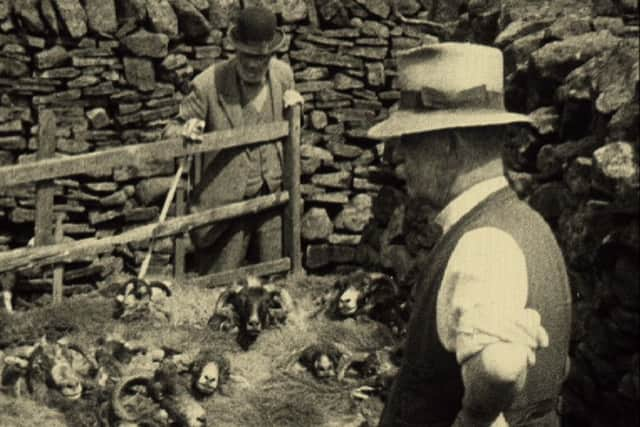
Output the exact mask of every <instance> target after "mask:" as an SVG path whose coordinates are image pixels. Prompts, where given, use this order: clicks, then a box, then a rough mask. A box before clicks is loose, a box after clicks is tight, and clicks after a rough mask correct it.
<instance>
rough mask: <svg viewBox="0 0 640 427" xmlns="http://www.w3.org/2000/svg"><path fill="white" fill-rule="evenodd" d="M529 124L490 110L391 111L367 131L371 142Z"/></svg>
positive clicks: (519, 116) (518, 116) (525, 119)
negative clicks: (450, 130) (403, 136)
mask: <svg viewBox="0 0 640 427" xmlns="http://www.w3.org/2000/svg"><path fill="white" fill-rule="evenodd" d="M510 123H531V119H530V118H529V116H525V115H524V114H517V113H509V112H507V111H504V110H492V109H452V110H438V111H426V112H425V111H415V110H402V111H394V112H392V113H391V114H390V116H389V118H388V119H386V120H384V121H382V122H380V123H378V124H376V125H375V126H373V127H371V128H370V129H369V131H368V132H367V136H368V137H369V138H371V139H387V138H397V137H399V136H402V135H406V134H411V133H421V132H430V131H436V130H442V129H452V128H462V127H476V126H491V125H506V124H510Z"/></svg>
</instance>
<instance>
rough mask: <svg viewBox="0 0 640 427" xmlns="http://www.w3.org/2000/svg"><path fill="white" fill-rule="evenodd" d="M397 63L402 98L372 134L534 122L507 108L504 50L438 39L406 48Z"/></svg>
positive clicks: (380, 136)
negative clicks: (439, 40) (432, 42)
mask: <svg viewBox="0 0 640 427" xmlns="http://www.w3.org/2000/svg"><path fill="white" fill-rule="evenodd" d="M397 61H398V84H399V86H400V101H399V103H398V104H396V107H397V108H396V109H395V111H393V112H392V113H391V114H390V115H389V118H388V119H386V120H384V121H383V122H381V123H378V124H377V125H375V126H373V127H372V128H371V129H369V132H368V135H369V137H370V138H374V139H385V138H392V137H399V136H401V135H404V134H410V133H420V132H428V131H435V130H441V129H448V128H459V127H476V126H489V125H502V124H508V123H518V122H525V123H526V122H530V121H531V119H530V118H529V117H528V116H525V115H523V114H516V113H510V112H508V111H506V109H505V107H504V89H503V79H504V76H503V60H502V52H500V50H499V49H496V48H493V47H489V46H482V45H477V44H472V43H454V42H451V43H438V44H433V45H427V46H420V47H416V48H414V49H409V50H406V51H404V52H402V53H401V54H400V55H399V56H398V58H397ZM392 108H393V107H392Z"/></svg>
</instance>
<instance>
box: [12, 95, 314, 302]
mask: <svg viewBox="0 0 640 427" xmlns="http://www.w3.org/2000/svg"><path fill="white" fill-rule="evenodd" d="M300 116H301V107H300V106H293V107H291V108H289V109H288V110H287V120H286V121H278V122H273V123H268V124H261V125H258V126H248V127H244V128H238V129H230V130H224V131H216V132H211V133H207V134H205V135H204V138H203V141H202V143H201V144H184V141H183V140H182V139H181V138H172V139H164V140H160V141H157V142H154V143H148V144H136V145H128V146H125V147H117V148H111V149H107V150H104V151H97V152H92V153H87V154H80V155H75V156H68V157H55V158H54V157H53V156H54V154H55V146H56V138H55V133H56V124H55V116H54V114H53V112H52V111H49V110H44V111H42V112H41V113H40V114H39V130H38V132H39V133H38V153H37V159H36V161H34V162H31V163H25V164H17V165H11V166H4V167H0V188H3V187H9V186H12V185H17V184H24V183H29V182H35V183H36V208H35V209H36V215H35V230H34V237H35V239H34V243H35V245H34V247H25V248H18V249H13V250H10V251H5V252H2V253H0V273H2V272H5V271H14V270H18V269H22V268H30V267H40V266H51V267H52V268H53V269H54V275H53V276H54V282H53V300H54V303H57V302H60V301H61V299H62V286H63V285H62V277H63V273H64V264H65V263H67V262H71V261H74V260H77V259H79V258H86V257H87V256H93V255H98V254H101V253H106V252H110V251H111V250H113V248H114V247H115V246H116V245H121V244H126V243H129V242H133V241H141V240H146V239H151V240H152V241H153V239H156V238H162V237H172V238H173V239H174V257H173V260H174V269H173V271H174V276H175V277H176V278H178V279H182V278H183V275H184V266H185V252H186V251H185V241H184V239H185V238H187V237H186V236H187V235H186V233H187V232H188V231H189V230H191V229H193V228H196V227H198V226H202V225H206V224H209V223H214V222H219V221H223V220H226V219H230V218H236V217H239V216H242V215H248V214H255V213H257V212H260V211H263V210H265V209H270V208H273V207H276V206H281V207H284V218H283V239H284V242H283V243H284V252H285V253H284V255H285V256H284V258H281V259H278V260H274V261H269V262H264V263H260V264H254V265H248V266H246V267H242V268H240V269H237V270H232V271H225V272H221V273H215V274H211V275H207V276H201V277H198V278H194V279H190V280H188V283H189V284H192V285H196V286H204V287H213V286H217V285H220V284H222V283H228V282H230V281H232V280H234V279H235V278H238V277H241V276H243V275H246V274H249V273H252V274H257V275H267V274H273V273H280V272H286V271H289V272H290V273H291V274H293V275H300V274H303V272H304V271H303V269H302V253H301V243H300V219H301V213H302V212H301V210H302V198H301V194H300ZM285 136H286V137H287V139H286V142H285V143H284V144H283V154H284V167H283V174H284V177H283V187H284V190H283V191H281V192H278V193H274V194H269V195H265V196H259V197H256V198H253V199H250V200H244V201H241V202H237V203H231V204H228V205H225V206H222V207H217V208H213V209H208V210H205V211H202V212H197V213H192V214H186V203H185V193H186V191H185V187H184V185H181V186H179V189H178V191H177V193H176V202H175V203H176V216H175V217H173V218H169V219H167V220H165V221H163V222H157V223H153V224H148V225H144V226H140V227H137V228H134V229H131V230H128V231H125V232H123V233H121V234H118V235H114V236H110V237H105V238H95V237H94V238H87V239H82V240H75V241H73V242H63V241H62V221H61V217H58V218H55V216H54V213H53V196H54V190H55V184H54V181H53V180H54V179H55V178H60V177H65V176H70V175H78V174H82V173H87V172H95V171H96V170H105V169H110V168H113V167H114V166H124V165H139V164H144V163H145V162H149V161H157V160H168V159H177V158H185V157H187V156H191V155H198V154H200V153H204V152H207V151H218V150H224V149H229V148H233V147H239V146H248V145H253V144H258V143H261V142H265V141H272V140H277V139H280V138H283V137H285ZM54 224H55V228H54ZM54 230H55V233H54Z"/></svg>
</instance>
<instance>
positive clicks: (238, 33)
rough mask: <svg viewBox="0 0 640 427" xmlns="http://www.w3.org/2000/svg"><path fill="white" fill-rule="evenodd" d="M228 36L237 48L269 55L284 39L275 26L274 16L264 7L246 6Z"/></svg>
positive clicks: (256, 53) (255, 53)
mask: <svg viewBox="0 0 640 427" xmlns="http://www.w3.org/2000/svg"><path fill="white" fill-rule="evenodd" d="M229 38H230V39H231V41H232V43H233V44H234V46H235V47H236V49H237V50H240V51H242V52H247V53H252V54H254V55H269V54H272V53H273V52H275V51H276V50H278V48H279V47H280V46H281V45H282V42H283V40H284V34H283V32H282V31H281V30H280V29H278V28H277V27H276V16H275V15H274V14H273V12H271V11H270V10H269V9H267V8H265V7H259V6H255V7H248V8H246V9H243V10H242V11H241V12H240V15H239V16H238V21H237V23H236V25H235V26H233V27H232V28H231V29H230V30H229Z"/></svg>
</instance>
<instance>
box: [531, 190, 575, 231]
mask: <svg viewBox="0 0 640 427" xmlns="http://www.w3.org/2000/svg"><path fill="white" fill-rule="evenodd" d="M529 204H530V205H531V207H532V208H533V209H535V210H536V211H538V212H539V213H540V215H542V217H543V218H544V219H546V220H547V221H549V222H550V223H551V224H555V223H556V221H557V220H558V218H559V217H560V215H561V214H562V213H563V212H565V211H569V210H570V209H571V208H573V207H574V206H575V200H574V197H573V195H572V194H571V192H570V191H569V189H568V188H567V187H566V186H565V185H564V184H563V183H560V182H550V183H547V184H543V185H541V186H540V187H538V188H537V189H536V190H535V191H534V192H533V194H531V197H530V198H529Z"/></svg>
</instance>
